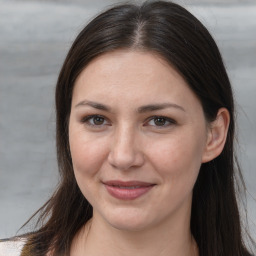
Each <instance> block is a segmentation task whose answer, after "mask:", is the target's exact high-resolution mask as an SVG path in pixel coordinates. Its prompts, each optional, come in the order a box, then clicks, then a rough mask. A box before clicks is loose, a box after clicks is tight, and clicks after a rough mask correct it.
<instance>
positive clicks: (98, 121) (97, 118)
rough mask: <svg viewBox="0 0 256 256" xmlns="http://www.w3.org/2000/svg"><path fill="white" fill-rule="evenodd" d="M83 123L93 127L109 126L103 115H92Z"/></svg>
mask: <svg viewBox="0 0 256 256" xmlns="http://www.w3.org/2000/svg"><path fill="white" fill-rule="evenodd" d="M82 123H85V124H88V125H91V126H100V127H101V126H103V125H108V122H107V120H106V118H105V117H103V116H101V115H90V116H86V117H84V118H83V119H82Z"/></svg>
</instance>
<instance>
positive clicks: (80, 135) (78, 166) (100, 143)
mask: <svg viewBox="0 0 256 256" xmlns="http://www.w3.org/2000/svg"><path fill="white" fill-rule="evenodd" d="M69 143H70V151H71V157H72V162H73V168H74V172H75V174H78V173H79V176H92V175H94V174H96V173H97V172H98V170H99V169H100V166H101V165H102V162H103V161H104V159H105V156H106V142H105V141H104V139H101V140H98V139H96V138H93V136H92V137H91V136H88V135H87V134H85V133H84V132H73V133H72V132H71V133H70V136H69Z"/></svg>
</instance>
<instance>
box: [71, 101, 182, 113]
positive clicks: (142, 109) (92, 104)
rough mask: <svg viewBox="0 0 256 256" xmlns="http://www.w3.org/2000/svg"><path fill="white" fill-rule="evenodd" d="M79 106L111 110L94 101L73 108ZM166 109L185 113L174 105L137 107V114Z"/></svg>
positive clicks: (162, 104)
mask: <svg viewBox="0 0 256 256" xmlns="http://www.w3.org/2000/svg"><path fill="white" fill-rule="evenodd" d="M80 106H90V107H93V108H95V109H99V110H104V111H107V112H111V108H110V107H109V106H107V105H104V104H101V103H98V102H94V101H88V100H83V101H81V102H79V103H78V104H77V105H75V107H80ZM166 108H176V109H178V110H182V111H183V112H186V111H185V109H184V108H183V107H182V106H180V105H177V104H175V103H160V104H149V105H145V106H141V107H139V108H138V109H137V112H138V113H146V112H152V111H156V110H162V109H166Z"/></svg>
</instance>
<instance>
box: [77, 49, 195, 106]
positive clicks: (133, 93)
mask: <svg viewBox="0 0 256 256" xmlns="http://www.w3.org/2000/svg"><path fill="white" fill-rule="evenodd" d="M83 98H89V99H88V100H92V101H94V100H95V101H99V100H100V101H103V103H104V102H105V103H111V102H113V103H114V102H116V101H119V103H120V104H121V103H123V104H125V103H129V102H130V103H131V102H132V103H133V104H141V105H143V104H148V103H149V102H148V101H158V102H159V101H172V102H173V103H177V104H178V103H179V104H181V103H182V104H187V105H189V104H190V105H193V104H194V103H195V102H197V103H199V101H198V100H197V97H196V96H195V95H194V93H193V92H192V90H191V89H190V88H189V86H188V84H187V83H186V82H185V80H184V79H183V78H182V76H181V75H180V74H179V73H178V72H177V71H176V70H175V69H174V68H173V67H172V66H171V65H170V64H169V63H167V62H166V61H165V60H163V58H161V57H160V56H159V55H157V54H155V53H151V52H142V51H132V50H118V51H114V52H110V53H106V54H103V55H101V56H99V57H97V58H95V59H94V60H92V61H91V62H90V63H89V65H88V66H87V67H86V68H85V69H84V70H83V71H82V72H81V74H80V75H79V77H78V78H77V80H76V82H75V87H74V91H73V101H76V102H77V101H79V100H83ZM192 103H193V104H192ZM126 106H129V105H126Z"/></svg>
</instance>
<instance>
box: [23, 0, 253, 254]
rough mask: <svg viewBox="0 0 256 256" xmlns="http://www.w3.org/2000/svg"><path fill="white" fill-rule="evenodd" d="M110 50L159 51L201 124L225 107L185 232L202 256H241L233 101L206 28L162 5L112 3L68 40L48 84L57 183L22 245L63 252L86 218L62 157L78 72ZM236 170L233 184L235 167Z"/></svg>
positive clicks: (87, 208)
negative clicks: (223, 127) (215, 152)
mask: <svg viewBox="0 0 256 256" xmlns="http://www.w3.org/2000/svg"><path fill="white" fill-rule="evenodd" d="M116 49H139V50H143V51H148V52H154V53H157V54H159V55H160V56H161V57H162V58H164V59H165V60H166V61H167V62H168V63H170V65H172V66H173V67H174V68H175V69H176V70H177V71H178V72H179V73H180V75H181V76H182V77H183V78H184V79H185V80H186V82H187V84H188V85H189V86H190V88H191V89H192V90H193V92H194V93H195V94H196V95H197V97H198V99H199V100H200V102H201V104H202V106H203V110H204V114H205V117H206V119H207V120H208V121H209V122H210V121H213V120H214V119H215V118H216V114H217V112H218V109H219V108H222V107H225V108H227V109H228V111H229V113H230V126H229V130H228V136H227V141H226V144H225V147H224V150H223V152H222V153H221V155H220V156H219V157H217V158H216V159H214V160H213V161H211V162H208V163H204V164H202V166H201V169H200V172H199V176H198V179H197V181H196V184H195V187H194V191H193V203H192V213H191V232H192V234H193V236H194V238H195V240H196V242H197V244H198V247H199V252H200V255H202V256H242V255H243V256H245V255H249V253H248V251H247V249H246V246H245V245H244V243H243V239H242V235H241V233H242V231H241V222H240V215H239V210H238V204H237V194H236V193H237V192H236V189H235V184H236V183H235V177H236V176H235V166H236V161H235V158H234V146H233V142H234V102H233V96H232V89H231V86H230V82H229V79H228V76H227V73H226V70H225V67H224V65H223V61H222V58H221V55H220V52H219V50H218V48H217V46H216V44H215V42H214V40H213V38H212V37H211V35H210V34H209V32H208V31H207V29H206V28H205V27H204V26H203V25H202V24H201V22H200V21H198V19H196V18H195V17H194V16H193V15H192V14H191V13H189V12H188V11H187V10H186V9H184V8H183V7H181V6H179V5H177V4H174V3H171V2H165V1H147V2H145V3H144V4H142V5H140V6H137V5H133V4H124V5H119V6H115V7H113V8H111V9H109V10H107V11H105V12H104V13H102V14H100V15H98V16H97V17H96V18H95V19H93V20H92V21H91V22H90V23H89V24H88V25H87V26H86V27H85V28H84V29H83V30H82V31H81V32H80V34H79V35H78V36H77V38H76V40H75V41H74V43H73V45H72V47H71V49H70V51H69V53H68V55H67V57H66V59H65V62H64V64H63V67H62V69H61V71H60V75H59V78H58V82H57V86H56V122H57V127H56V139H57V158H58V165H59V172H60V183H59V186H58V188H57V190H56V192H55V193H54V194H53V196H52V197H51V198H50V200H49V201H48V202H47V203H46V204H45V205H44V206H43V207H42V208H41V209H40V210H39V211H38V212H37V213H39V214H40V216H39V221H38V229H37V231H35V232H34V233H32V234H31V235H30V236H29V242H28V245H30V248H31V253H32V255H37V256H45V255H46V252H47V251H48V250H49V249H53V251H54V253H55V254H54V255H69V250H70V245H71V242H72V239H73V238H74V236H75V234H76V233H77V231H78V230H79V229H80V228H81V227H82V225H84V224H85V223H86V222H87V221H88V220H89V219H90V218H91V217H92V206H91V205H90V204H89V202H88V201H87V200H86V198H85V197H84V196H83V195H82V193H81V192H80V190H79V188H78V185H77V183H76V180H75V177H74V172H73V167H72V159H71V156H70V149H69V138H68V120H69V115H70V108H71V98H72V90H73V86H74V83H75V81H76V79H77V77H78V75H79V74H80V73H81V71H82V70H83V69H84V68H85V67H86V66H87V65H88V63H90V61H91V60H92V59H94V58H95V57H97V56H99V55H101V54H103V53H106V52H111V51H114V50H116ZM236 169H237V172H238V174H239V175H240V179H241V178H242V176H241V173H240V170H239V167H238V165H237V168H236ZM239 175H238V176H239ZM242 184H243V182H242ZM35 216H36V215H35ZM35 216H34V217H35Z"/></svg>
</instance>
